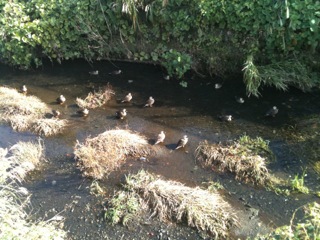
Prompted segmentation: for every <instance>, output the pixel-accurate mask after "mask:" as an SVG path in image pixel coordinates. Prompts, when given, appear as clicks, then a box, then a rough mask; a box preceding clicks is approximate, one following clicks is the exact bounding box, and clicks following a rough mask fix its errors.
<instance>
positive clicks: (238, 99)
mask: <svg viewBox="0 0 320 240" xmlns="http://www.w3.org/2000/svg"><path fill="white" fill-rule="evenodd" d="M235 99H236V101H237V103H244V99H243V98H242V97H237V96H236V97H235Z"/></svg>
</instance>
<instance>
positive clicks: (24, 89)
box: [20, 85, 28, 94]
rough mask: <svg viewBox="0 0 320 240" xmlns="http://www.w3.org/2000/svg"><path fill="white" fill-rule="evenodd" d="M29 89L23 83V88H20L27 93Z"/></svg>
mask: <svg viewBox="0 0 320 240" xmlns="http://www.w3.org/2000/svg"><path fill="white" fill-rule="evenodd" d="M27 91H28V89H27V87H26V85H23V86H22V87H21V88H20V92H21V93H23V94H26V93H27Z"/></svg>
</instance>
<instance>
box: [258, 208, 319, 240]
mask: <svg viewBox="0 0 320 240" xmlns="http://www.w3.org/2000/svg"><path fill="white" fill-rule="evenodd" d="M300 209H303V210H304V219H303V220H300V221H298V222H296V219H295V215H296V213H297V211H299V210H300ZM319 238H320V205H319V204H318V203H316V202H314V203H310V204H307V205H305V206H302V207H300V208H298V209H296V211H295V212H294V214H293V215H292V218H291V221H290V225H288V226H283V227H279V228H277V229H276V230H274V231H273V232H272V233H270V234H268V235H265V236H257V237H255V239H257V240H258V239H259V240H276V239H288V240H299V239H319Z"/></svg>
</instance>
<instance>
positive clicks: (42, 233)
mask: <svg viewBox="0 0 320 240" xmlns="http://www.w3.org/2000/svg"><path fill="white" fill-rule="evenodd" d="M42 152H43V146H42V144H41V143H40V142H39V143H38V144H34V143H30V142H27V143H23V142H19V143H17V144H16V145H14V146H13V147H12V148H11V149H10V150H9V151H8V150H7V149H3V148H0V162H1V168H0V229H1V231H0V239H21V240H22V239H31V240H36V239H56V240H61V239H65V238H66V236H67V233H66V232H65V231H63V230H61V229H58V228H57V226H56V224H55V223H52V222H49V221H37V222H36V223H35V222H32V221H30V216H29V215H28V214H27V212H26V211H25V210H24V208H25V207H29V206H30V205H31V204H30V196H31V195H30V194H29V193H28V190H27V189H25V188H23V187H19V185H18V181H22V180H23V178H24V177H25V175H26V172H27V171H30V170H32V167H31V166H35V165H37V164H38V163H39V160H40V158H42ZM9 155H10V156H9ZM28 161H29V162H30V164H25V163H27V162H28ZM17 169H20V170H17ZM22 170H23V172H24V173H23V174H22V175H21V174H19V176H18V175H17V174H16V173H18V172H19V173H21V172H22ZM17 180H18V181H17Z"/></svg>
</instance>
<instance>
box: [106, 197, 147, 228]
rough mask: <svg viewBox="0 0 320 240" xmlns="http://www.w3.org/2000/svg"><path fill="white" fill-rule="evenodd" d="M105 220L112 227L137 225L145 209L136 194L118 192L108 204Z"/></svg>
mask: <svg viewBox="0 0 320 240" xmlns="http://www.w3.org/2000/svg"><path fill="white" fill-rule="evenodd" d="M108 206H109V208H108V210H107V211H106V213H105V218H106V219H107V220H108V221H110V222H111V223H112V224H113V225H114V224H118V223H122V224H123V225H124V226H129V225H131V224H134V223H137V220H138V219H139V218H140V216H141V215H142V213H143V210H145V209H146V206H145V205H144V203H143V202H142V201H141V199H140V197H139V195H138V194H137V193H136V192H127V191H118V192H117V193H116V194H115V195H114V196H113V197H112V199H111V200H110V201H109V202H108Z"/></svg>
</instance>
